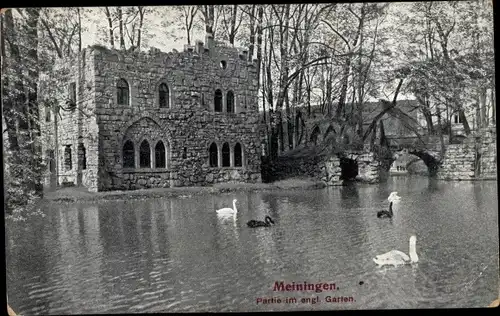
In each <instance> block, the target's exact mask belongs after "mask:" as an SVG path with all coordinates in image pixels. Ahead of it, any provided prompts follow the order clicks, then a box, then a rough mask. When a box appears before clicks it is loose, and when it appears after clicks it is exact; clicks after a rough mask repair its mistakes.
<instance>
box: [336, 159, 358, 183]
mask: <svg viewBox="0 0 500 316" xmlns="http://www.w3.org/2000/svg"><path fill="white" fill-rule="evenodd" d="M340 169H341V172H340V180H344V181H355V180H356V177H357V176H358V174H359V167H358V162H357V161H356V160H353V159H349V158H340Z"/></svg>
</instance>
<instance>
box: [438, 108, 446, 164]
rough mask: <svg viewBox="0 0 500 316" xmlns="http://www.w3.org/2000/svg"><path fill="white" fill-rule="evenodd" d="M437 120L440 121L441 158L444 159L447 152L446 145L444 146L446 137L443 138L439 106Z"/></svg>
mask: <svg viewBox="0 0 500 316" xmlns="http://www.w3.org/2000/svg"><path fill="white" fill-rule="evenodd" d="M437 119H438V129H437V130H438V135H439V142H440V143H441V157H444V152H445V150H446V147H445V144H444V137H443V125H442V124H441V108H440V107H439V106H438V107H437Z"/></svg>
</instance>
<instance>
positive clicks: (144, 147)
mask: <svg viewBox="0 0 500 316" xmlns="http://www.w3.org/2000/svg"><path fill="white" fill-rule="evenodd" d="M139 166H140V167H141V168H151V148H150V147H149V143H148V141H147V140H143V141H142V143H141V147H140V148H139Z"/></svg>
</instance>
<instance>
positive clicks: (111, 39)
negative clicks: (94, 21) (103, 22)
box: [104, 7, 115, 48]
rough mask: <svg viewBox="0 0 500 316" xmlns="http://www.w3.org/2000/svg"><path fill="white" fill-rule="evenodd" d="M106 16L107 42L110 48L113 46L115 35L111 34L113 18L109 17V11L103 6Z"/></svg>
mask: <svg viewBox="0 0 500 316" xmlns="http://www.w3.org/2000/svg"><path fill="white" fill-rule="evenodd" d="M104 10H105V13H106V18H107V19H108V30H109V43H110V44H111V47H112V48H115V35H114V34H113V20H112V19H111V12H110V11H109V8H108V7H104Z"/></svg>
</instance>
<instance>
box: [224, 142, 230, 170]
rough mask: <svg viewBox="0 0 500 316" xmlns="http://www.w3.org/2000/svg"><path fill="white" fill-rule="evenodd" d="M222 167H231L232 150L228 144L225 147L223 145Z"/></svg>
mask: <svg viewBox="0 0 500 316" xmlns="http://www.w3.org/2000/svg"><path fill="white" fill-rule="evenodd" d="M222 166H223V167H230V166H231V157H230V150H229V144H228V143H224V145H222Z"/></svg>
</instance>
